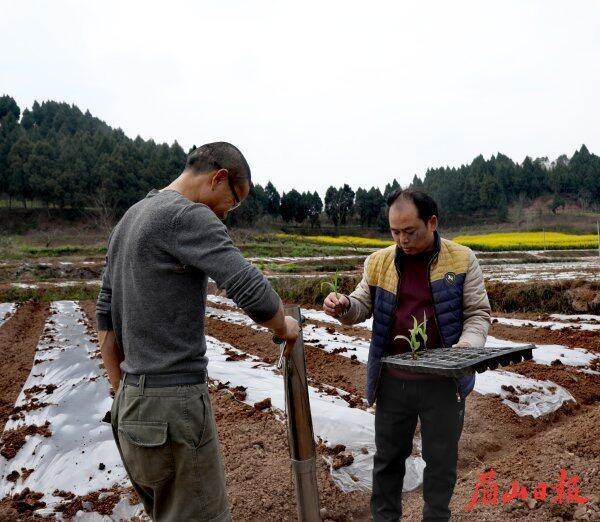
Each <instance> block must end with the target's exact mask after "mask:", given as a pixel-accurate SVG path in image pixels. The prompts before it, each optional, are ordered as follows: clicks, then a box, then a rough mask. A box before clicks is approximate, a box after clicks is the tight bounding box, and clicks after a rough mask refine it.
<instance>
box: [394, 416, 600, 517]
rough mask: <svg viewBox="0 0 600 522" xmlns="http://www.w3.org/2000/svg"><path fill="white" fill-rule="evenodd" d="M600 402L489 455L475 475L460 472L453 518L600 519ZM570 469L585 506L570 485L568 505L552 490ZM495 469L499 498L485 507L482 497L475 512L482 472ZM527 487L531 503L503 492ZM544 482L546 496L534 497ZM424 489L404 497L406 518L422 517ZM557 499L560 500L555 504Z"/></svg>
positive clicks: (453, 501)
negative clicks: (561, 474)
mask: <svg viewBox="0 0 600 522" xmlns="http://www.w3.org/2000/svg"><path fill="white" fill-rule="evenodd" d="M598 426H600V405H598V404H595V405H593V406H587V407H583V408H581V410H580V411H579V414H578V415H577V417H574V418H572V419H571V421H570V422H568V423H565V422H561V423H558V424H556V425H554V426H551V427H550V428H549V429H547V430H546V431H545V432H541V433H539V434H538V435H537V436H536V438H535V439H534V440H530V441H519V440H515V441H513V448H512V450H511V451H506V452H504V453H502V454H499V455H497V456H493V455H492V456H489V457H488V458H486V460H485V463H481V464H480V465H479V466H478V468H477V469H474V470H472V471H471V472H469V473H459V478H458V483H457V485H456V489H455V491H454V496H453V497H452V502H451V503H450V507H451V509H452V511H453V515H452V520H460V521H469V522H471V521H477V522H478V521H480V520H481V521H486V522H488V521H503V520H527V521H533V522H549V521H556V522H558V521H562V520H573V519H574V518H575V519H576V520H577V519H582V520H600V506H599V497H598V494H599V493H600V442H599V440H598ZM561 468H564V469H565V470H566V472H567V480H570V479H572V478H573V477H575V476H578V477H579V481H578V485H579V487H580V495H581V496H583V497H585V498H587V499H588V500H589V502H588V503H586V504H585V505H580V504H577V503H575V502H569V501H567V500H566V498H565V497H566V493H567V491H568V489H569V488H568V487H567V488H566V489H565V496H564V497H562V503H560V502H558V500H559V499H560V497H557V496H556V495H557V492H556V491H555V490H554V489H552V488H553V487H556V486H558V484H559V472H560V470H561ZM492 469H493V470H494V471H495V472H496V475H495V477H494V480H495V482H496V483H497V484H498V486H499V488H498V490H499V497H498V501H497V503H496V504H492V505H483V504H482V503H481V498H482V497H479V500H478V501H477V503H476V504H475V507H473V509H472V510H471V511H467V510H466V509H467V506H468V505H469V502H470V501H471V500H472V498H473V495H474V492H475V484H476V482H477V481H478V477H479V475H480V474H482V473H484V472H486V471H489V470H492ZM515 480H516V481H518V482H519V486H525V487H526V489H527V499H526V500H525V501H522V500H515V501H512V502H509V503H504V499H503V497H502V495H503V494H504V493H507V492H509V491H510V489H511V483H512V481H515ZM541 482H547V483H548V494H547V497H546V499H545V500H538V501H535V502H534V501H533V500H532V493H533V490H534V489H535V488H536V486H537V485H538V484H539V483H541ZM421 495H422V492H421V488H419V489H418V490H416V491H414V492H411V493H408V494H405V495H404V499H403V505H404V516H403V519H404V520H419V519H420V518H419V517H420V514H421V512H422V509H423V501H422V499H421ZM553 499H555V500H556V501H555V502H553Z"/></svg>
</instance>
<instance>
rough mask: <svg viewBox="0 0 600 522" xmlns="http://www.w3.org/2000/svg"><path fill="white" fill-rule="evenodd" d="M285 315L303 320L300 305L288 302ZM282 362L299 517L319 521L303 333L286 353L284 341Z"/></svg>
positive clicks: (312, 521) (311, 521)
mask: <svg viewBox="0 0 600 522" xmlns="http://www.w3.org/2000/svg"><path fill="white" fill-rule="evenodd" d="M285 315H289V316H291V317H293V318H294V319H296V320H297V321H298V323H300V324H301V323H303V322H304V317H303V316H302V315H301V314H300V307H298V306H296V305H286V307H285ZM273 341H274V342H276V343H277V342H278V341H279V343H278V344H280V343H281V339H276V338H273ZM280 362H281V363H282V366H283V383H284V387H285V410H286V413H287V427H288V444H289V448H290V461H291V465H292V475H293V477H294V489H295V492H296V504H297V509H298V520H300V521H302V522H305V521H306V522H318V521H320V520H321V514H320V511H319V489H318V486H317V468H316V452H315V437H314V433H313V427H312V416H311V413H310V402H309V399H308V383H307V379H306V361H305V358H304V340H303V339H302V333H300V335H299V336H298V339H296V344H295V345H294V348H293V349H292V350H291V352H290V353H285V343H283V344H282V345H281V354H280Z"/></svg>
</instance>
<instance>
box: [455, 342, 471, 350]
mask: <svg viewBox="0 0 600 522" xmlns="http://www.w3.org/2000/svg"><path fill="white" fill-rule="evenodd" d="M452 348H471V344H470V343H469V342H467V341H459V342H458V343H456V344H453V345H452Z"/></svg>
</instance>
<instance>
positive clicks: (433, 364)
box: [382, 344, 535, 377]
mask: <svg viewBox="0 0 600 522" xmlns="http://www.w3.org/2000/svg"><path fill="white" fill-rule="evenodd" d="M534 348H535V345H534V344H528V345H526V346H503V347H499V348H486V347H478V348H477V347H476V348H472V347H468V348H434V349H428V350H424V351H420V352H418V355H417V358H416V359H413V358H412V353H410V352H408V353H402V354H400V355H392V356H389V357H384V358H383V359H382V362H385V363H389V364H393V365H395V366H397V367H398V368H401V369H403V370H409V371H411V372H418V373H431V374H434V375H441V376H444V377H464V376H465V375H472V374H473V373H475V372H477V373H482V372H485V371H486V370H488V369H489V370H495V369H496V368H498V366H508V365H509V364H511V363H518V362H521V361H522V360H529V359H532V358H533V354H532V350H533V349H534Z"/></svg>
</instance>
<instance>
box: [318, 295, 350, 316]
mask: <svg viewBox="0 0 600 522" xmlns="http://www.w3.org/2000/svg"><path fill="white" fill-rule="evenodd" d="M348 308H350V299H348V298H347V297H346V296H345V295H344V294H336V293H335V292H331V293H330V294H329V295H328V296H327V297H326V298H325V301H323V311H324V312H325V313H326V314H327V315H330V316H331V317H338V316H339V315H340V314H341V313H343V312H345V311H346V310H348Z"/></svg>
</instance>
